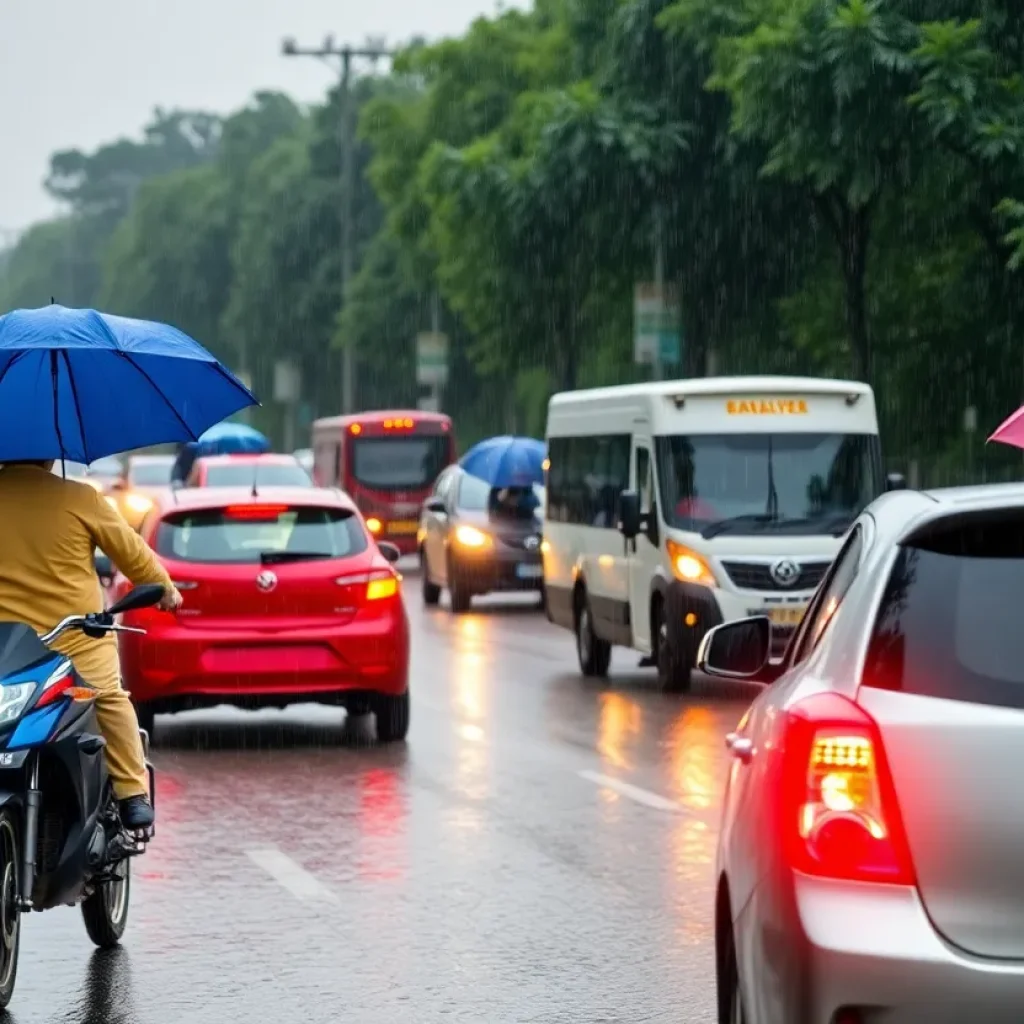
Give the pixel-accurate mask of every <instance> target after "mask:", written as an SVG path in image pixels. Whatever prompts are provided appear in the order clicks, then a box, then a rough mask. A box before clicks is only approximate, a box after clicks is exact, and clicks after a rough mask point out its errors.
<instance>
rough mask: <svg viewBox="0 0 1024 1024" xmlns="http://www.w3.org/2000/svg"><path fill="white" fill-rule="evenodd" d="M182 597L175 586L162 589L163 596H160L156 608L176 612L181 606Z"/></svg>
mask: <svg viewBox="0 0 1024 1024" xmlns="http://www.w3.org/2000/svg"><path fill="white" fill-rule="evenodd" d="M181 602H182V597H181V593H180V592H179V591H178V588H177V587H170V588H169V589H168V588H165V589H164V596H163V597H162V598H160V603H159V604H158V605H157V608H159V609H160V611H162V612H176V611H177V610H178V609H179V608H180V607H181Z"/></svg>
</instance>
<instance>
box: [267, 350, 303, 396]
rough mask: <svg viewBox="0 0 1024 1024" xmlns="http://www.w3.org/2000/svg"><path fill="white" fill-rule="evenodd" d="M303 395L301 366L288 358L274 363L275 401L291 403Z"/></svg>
mask: <svg viewBox="0 0 1024 1024" xmlns="http://www.w3.org/2000/svg"><path fill="white" fill-rule="evenodd" d="M301 395H302V376H301V374H300V373H299V368H298V367H297V366H296V365H295V364H294V363H291V362H289V361H288V360H286V359H280V360H278V361H277V362H276V363H274V401H275V402H284V403H285V404H286V405H291V404H293V403H294V402H297V401H298V400H299V398H300V397H301Z"/></svg>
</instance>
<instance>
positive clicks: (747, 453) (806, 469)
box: [655, 433, 882, 537]
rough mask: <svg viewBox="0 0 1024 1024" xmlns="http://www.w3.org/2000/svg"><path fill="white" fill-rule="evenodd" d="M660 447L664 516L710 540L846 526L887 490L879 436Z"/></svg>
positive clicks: (698, 441)
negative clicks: (883, 490)
mask: <svg viewBox="0 0 1024 1024" xmlns="http://www.w3.org/2000/svg"><path fill="white" fill-rule="evenodd" d="M655 445H656V452H657V464H658V480H659V485H660V486H659V492H660V494H659V496H660V499H661V503H662V505H663V508H664V516H665V521H666V522H667V523H669V524H670V525H671V526H674V527H676V528H678V529H682V530H695V531H697V532H700V533H702V534H704V535H705V536H708V537H710V536H714V535H716V534H720V533H726V532H728V533H734V534H736V533H743V534H753V533H762V532H765V531H771V532H775V531H781V530H784V531H786V532H788V533H793V532H795V533H807V534H813V533H825V532H829V533H831V532H835V531H837V530H839V531H841V530H844V529H845V527H846V526H848V525H849V524H850V523H851V522H852V521H853V520H854V519H855V518H856V517H857V516H858V515H859V514H860V512H861V510H862V509H863V508H864V506H865V505H867V504H869V503H870V502H871V501H873V500H874V499H875V498H876V497H877V496H878V494H879V493H881V490H882V465H881V451H880V447H879V442H878V437H877V435H875V434H802V433H801V434H791V433H778V434H770V433H757V434H692V435H689V436H681V435H676V436H672V437H659V438H657V439H656V441H655Z"/></svg>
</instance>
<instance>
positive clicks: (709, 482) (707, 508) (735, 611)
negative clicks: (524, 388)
mask: <svg viewBox="0 0 1024 1024" xmlns="http://www.w3.org/2000/svg"><path fill="white" fill-rule="evenodd" d="M547 443H548V470H547V481H546V486H547V501H546V506H545V519H544V541H543V545H542V550H543V554H544V584H545V592H546V597H547V601H546V607H547V615H548V618H549V619H550V620H551V621H552V622H554V623H556V624H558V625H560V626H564V627H565V628H567V629H571V630H573V631H574V632H575V634H576V649H577V653H578V656H579V663H580V669H581V671H582V672H583V673H584V674H585V675H589V676H593V675H598V676H603V675H605V674H607V672H608V667H609V662H610V659H611V649H612V646H614V645H619V646H623V647H631V648H633V649H634V650H636V651H639V652H640V653H641V655H643V659H642V662H641V663H642V664H652V665H654V666H655V667H656V668H657V670H658V676H659V680H660V682H661V684H662V686H663V687H665V689H668V690H677V691H678V690H685V689H687V688H688V687H689V684H690V672H691V669H692V667H693V664H694V660H695V657H696V652H697V646H698V644H699V643H700V640H701V638H702V637H703V635H704V634H705V633H706V632H707V630H708V629H710V628H711V627H712V626H715V625H718V624H719V623H721V622H725V621H729V620H732V619H739V618H744V617H746V616H748V615H768V616H769V617H770V618H771V620H772V623H773V624H774V627H775V628H774V629H773V633H774V635H775V636H776V637H777V638H778V644H779V645H780V647H784V645H785V643H786V642H787V641H788V636H789V635H790V634H791V633H792V631H793V630H794V629H795V627H796V625H797V623H798V622H799V621H800V618H801V616H802V615H803V612H804V609H805V608H806V606H807V604H808V602H809V600H810V598H811V595H812V593H813V592H814V589H815V588H816V587H817V585H818V583H819V581H820V580H821V578H822V577H823V576H824V574H825V571H826V569H827V568H828V566H829V563H830V562H831V560H832V558H833V557H834V555H835V553H836V552H837V551H838V550H839V546H840V542H841V538H842V536H843V534H844V533H845V532H846V531H847V529H848V527H849V526H850V524H851V523H852V522H853V520H854V519H855V518H856V517H857V515H858V514H859V513H860V511H861V510H862V509H863V508H864V506H865V505H867V504H868V503H869V502H870V501H872V500H873V499H874V498H875V497H877V496H878V494H880V493H881V492H882V491H883V490H885V489H886V488H887V487H891V488H894V487H899V486H902V478H900V477H898V476H896V475H894V476H893V477H892V478H891V479H890V480H888V481H887V480H886V479H885V478H884V471H883V466H882V457H881V450H880V445H879V439H878V421H877V417H876V414H875V399H874V394H873V393H872V391H871V388H870V387H869V386H868V385H866V384H860V383H855V382H852V381H843V380H819V379H815V378H802V377H710V378H701V379H692V380H676V381H659V382H657V383H652V384H636V385H626V386H623V387H610V388H597V389H593V390H586V391H570V392H564V393H562V394H557V395H554V396H553V397H552V398H551V401H550V403H549V405H548V422H547ZM777 653H781V652H780V651H778V650H777Z"/></svg>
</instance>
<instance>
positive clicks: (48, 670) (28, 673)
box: [0, 652, 70, 686]
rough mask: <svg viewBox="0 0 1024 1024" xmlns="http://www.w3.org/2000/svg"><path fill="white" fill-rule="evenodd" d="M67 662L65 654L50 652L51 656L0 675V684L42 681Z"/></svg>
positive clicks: (10, 684) (68, 660)
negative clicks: (26, 666)
mask: <svg viewBox="0 0 1024 1024" xmlns="http://www.w3.org/2000/svg"><path fill="white" fill-rule="evenodd" d="M67 664H70V659H69V658H67V657H66V656H65V655H63V654H53V653H52V652H51V656H50V657H49V658H47V659H46V660H45V661H41V662H38V663H37V664H35V665H29V667H28V668H23V669H20V670H19V671H17V672H11V673H9V674H8V675H5V676H2V677H0V685H2V686H16V685H17V684H18V683H43V682H45V681H46V680H47V679H49V678H50V676H52V675H53V673H54V672H56V671H57V670H58V669H60V668H63V667H64V666H65V665H67Z"/></svg>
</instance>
